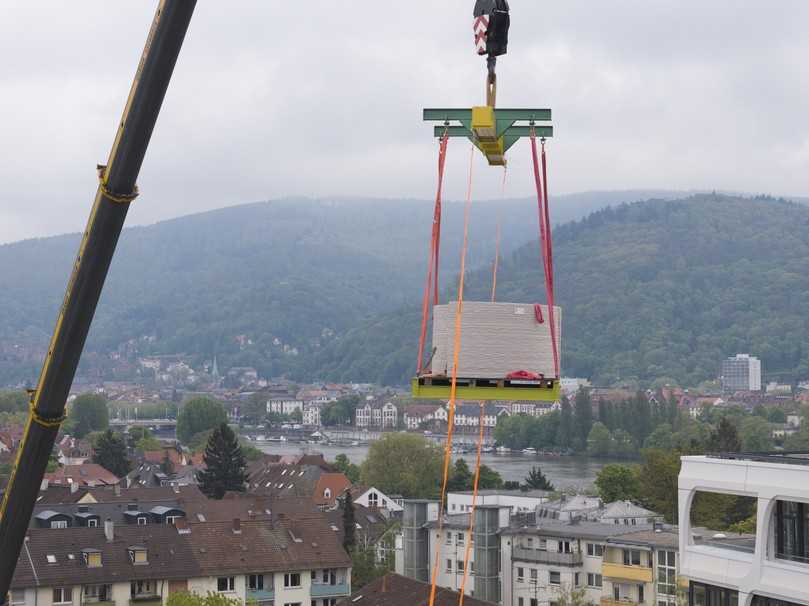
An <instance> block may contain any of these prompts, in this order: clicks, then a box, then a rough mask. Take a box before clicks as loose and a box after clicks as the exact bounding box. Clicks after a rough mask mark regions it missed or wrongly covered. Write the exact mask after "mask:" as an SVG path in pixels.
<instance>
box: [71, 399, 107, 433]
mask: <svg viewBox="0 0 809 606" xmlns="http://www.w3.org/2000/svg"><path fill="white" fill-rule="evenodd" d="M68 421H69V422H68V429H69V431H70V434H71V435H72V436H73V437H76V438H83V437H84V436H86V435H87V434H88V433H90V432H91V431H103V430H104V429H107V427H108V426H109V424H110V419H109V410H107V400H106V398H104V396H101V395H98V394H92V393H85V394H82V395H80V396H79V397H77V398H76V400H75V401H74V402H73V404H72V405H71V406H70V413H69V416H68Z"/></svg>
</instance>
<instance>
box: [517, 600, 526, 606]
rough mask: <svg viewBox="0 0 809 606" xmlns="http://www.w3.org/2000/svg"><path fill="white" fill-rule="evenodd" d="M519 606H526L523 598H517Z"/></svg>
mask: <svg viewBox="0 0 809 606" xmlns="http://www.w3.org/2000/svg"><path fill="white" fill-rule="evenodd" d="M517 606H525V600H523V599H522V598H517Z"/></svg>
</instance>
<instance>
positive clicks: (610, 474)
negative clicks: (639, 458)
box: [595, 463, 640, 503]
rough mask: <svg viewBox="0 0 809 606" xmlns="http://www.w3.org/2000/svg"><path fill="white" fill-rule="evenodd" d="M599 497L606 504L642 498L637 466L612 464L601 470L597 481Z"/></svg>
mask: <svg viewBox="0 0 809 606" xmlns="http://www.w3.org/2000/svg"><path fill="white" fill-rule="evenodd" d="M595 485H596V488H597V489H598V496H599V497H600V498H601V500H602V501H604V502H605V503H612V502H613V501H634V500H637V499H638V497H639V496H640V483H639V481H638V469H637V467H636V466H634V465H633V466H630V465H619V464H617V463H612V464H610V465H605V466H604V467H602V468H601V470H600V471H599V472H598V475H597V476H596V480H595Z"/></svg>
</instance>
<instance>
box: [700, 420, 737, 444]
mask: <svg viewBox="0 0 809 606" xmlns="http://www.w3.org/2000/svg"><path fill="white" fill-rule="evenodd" d="M741 449H742V442H741V440H740V439H739V433H738V431H736V426H735V425H734V424H733V423H732V422H731V420H730V419H728V418H727V417H722V418H721V419H719V424H718V425H717V426H716V428H715V429H714V430H713V431H712V432H711V436H710V438H708V450H710V451H711V452H739V451H740V450H741Z"/></svg>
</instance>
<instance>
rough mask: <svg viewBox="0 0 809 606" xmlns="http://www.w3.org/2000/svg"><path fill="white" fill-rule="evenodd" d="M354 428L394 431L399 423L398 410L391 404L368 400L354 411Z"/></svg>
mask: <svg viewBox="0 0 809 606" xmlns="http://www.w3.org/2000/svg"><path fill="white" fill-rule="evenodd" d="M355 414H356V420H355V423H356V426H357V427H362V428H366V429H370V428H378V429H394V428H395V427H396V426H397V424H398V422H399V409H398V408H396V405H395V404H393V403H392V402H382V401H374V400H373V399H368V400H366V401H365V404H364V405H363V406H358V407H357V410H356V413H355Z"/></svg>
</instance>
